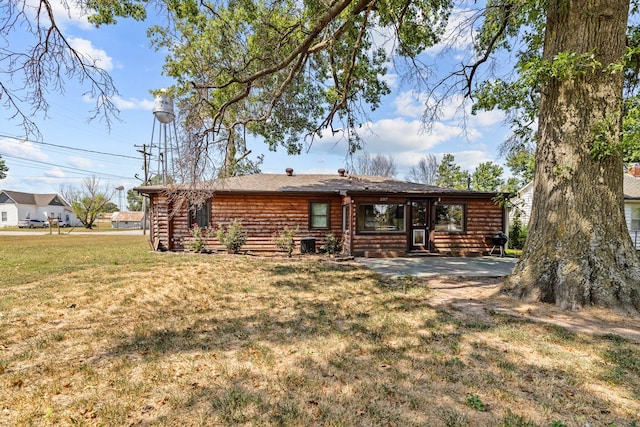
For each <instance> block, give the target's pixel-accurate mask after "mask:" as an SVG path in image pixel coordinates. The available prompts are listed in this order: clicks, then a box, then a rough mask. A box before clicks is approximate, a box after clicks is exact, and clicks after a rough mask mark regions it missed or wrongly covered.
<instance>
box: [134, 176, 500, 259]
mask: <svg viewBox="0 0 640 427" xmlns="http://www.w3.org/2000/svg"><path fill="white" fill-rule="evenodd" d="M333 181H335V179H333V180H332V181H331V182H332V185H333ZM343 181H344V179H341V180H337V182H336V185H342V182H343ZM374 184H375V182H374ZM314 185H315V184H313V183H312V184H307V187H308V188H309V191H308V192H304V191H303V190H299V187H296V186H295V185H291V186H290V187H286V191H279V192H275V191H264V192H259V191H257V190H256V191H252V192H246V191H245V192H242V191H230V190H228V189H224V190H223V191H218V192H213V196H212V198H211V199H210V210H209V218H208V223H209V229H210V230H215V229H217V228H218V227H219V226H228V225H229V224H231V223H232V222H233V221H234V220H235V221H238V222H240V223H241V224H242V227H243V229H244V231H245V232H246V234H247V236H248V242H247V244H246V245H245V246H243V247H242V249H241V251H243V252H246V251H269V252H273V251H276V250H277V248H276V246H275V244H274V242H273V237H274V234H276V233H277V232H280V231H282V230H284V229H285V228H289V229H292V228H293V229H295V228H296V227H297V229H298V233H297V234H296V235H295V237H294V240H295V242H296V248H297V250H298V249H299V248H300V239H301V238H305V237H313V238H315V239H316V250H319V249H320V248H321V246H322V245H323V244H324V242H325V238H326V236H327V235H328V234H329V233H331V234H333V235H334V236H335V237H336V238H338V239H342V240H343V250H344V253H345V254H348V255H354V256H367V255H368V254H371V253H375V252H379V253H387V254H386V255H383V256H394V255H402V254H405V253H407V252H409V251H411V250H412V248H413V249H414V250H415V247H412V246H411V242H410V238H411V237H412V235H411V224H410V214H409V211H410V209H411V208H410V206H413V202H414V201H421V202H426V203H428V207H429V211H430V215H429V224H428V230H429V231H428V238H429V242H428V243H429V244H428V245H427V247H426V250H427V251H430V252H434V253H440V254H443V255H470V254H481V253H484V254H486V253H488V252H489V251H490V250H491V248H492V242H491V236H493V235H494V234H495V233H496V232H498V231H504V228H503V227H504V220H505V219H504V209H503V208H502V207H500V206H499V205H497V204H496V203H494V202H493V201H492V198H493V196H494V195H492V194H489V193H474V192H464V191H463V192H460V191H458V192H457V193H456V194H455V195H449V196H448V195H447V192H449V194H451V192H452V191H453V190H449V189H437V188H436V189H437V190H438V191H437V192H436V191H434V190H433V188H428V190H430V191H425V192H424V193H421V192H420V191H416V190H415V189H414V188H411V189H410V190H407V193H408V194H398V193H403V192H404V191H403V190H402V187H400V191H398V190H396V189H395V188H394V189H392V190H393V193H391V192H386V193H385V192H380V191H369V190H368V188H367V187H364V186H361V187H360V188H359V189H358V190H357V191H353V192H350V191H348V190H342V189H338V190H336V189H333V190H332V191H330V189H329V188H328V186H327V187H323V188H321V189H320V190H318V188H317V187H315V186H314ZM412 185H416V184H412ZM143 188H144V187H143ZM458 193H461V194H458ZM146 194H149V196H150V199H151V203H150V218H151V225H150V240H151V244H152V245H153V247H154V249H155V250H175V251H188V250H190V243H191V242H192V241H193V238H192V237H191V224H190V223H189V222H190V215H189V210H188V209H187V205H186V203H185V204H184V205H183V206H179V207H175V206H173V205H172V203H171V202H170V200H178V198H175V197H168V196H167V194H168V192H167V191H166V190H165V189H160V188H154V189H153V191H148V192H147V193H146ZM312 202H326V203H329V227H328V228H326V229H313V228H311V227H310V223H309V220H310V218H309V217H310V203H312ZM379 203H389V204H402V205H404V206H405V209H404V212H405V220H404V221H405V222H404V224H405V230H404V231H393V232H372V231H361V230H358V229H357V227H358V224H357V214H358V206H361V205H363V204H364V205H366V204H379ZM437 203H460V204H463V205H464V206H465V212H466V215H465V230H464V232H457V233H450V232H446V231H435V229H434V218H435V206H436V204H437ZM206 249H207V250H210V251H224V250H225V248H224V247H223V246H222V244H220V242H218V240H217V238H216V237H215V234H214V233H213V232H211V234H210V236H209V238H208V239H207V242H206ZM372 256H376V255H372Z"/></svg>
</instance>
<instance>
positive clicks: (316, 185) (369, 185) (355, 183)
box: [135, 173, 495, 196]
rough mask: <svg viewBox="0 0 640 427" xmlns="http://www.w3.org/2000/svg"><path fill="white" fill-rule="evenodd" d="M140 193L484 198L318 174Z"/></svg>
mask: <svg viewBox="0 0 640 427" xmlns="http://www.w3.org/2000/svg"><path fill="white" fill-rule="evenodd" d="M135 190H136V191H138V192H140V193H147V194H148V193H159V192H163V191H167V190H168V191H181V190H202V191H210V192H212V193H305V194H308V193H323V194H327V193H333V194H342V195H346V194H358V193H384V194H393V193H397V194H425V193H429V194H440V195H468V196H474V195H487V194H495V193H478V192H475V191H467V190H456V189H452V188H442V187H438V186H435V185H427V184H420V183H415V182H408V181H402V180H399V179H394V178H388V177H381V176H354V175H339V174H336V175H317V174H291V175H288V174H264V173H262V174H254V175H245V176H236V177H231V178H223V179H218V180H214V181H205V182H198V183H195V184H192V185H180V186H173V187H172V186H145V187H137V188H136V189H135Z"/></svg>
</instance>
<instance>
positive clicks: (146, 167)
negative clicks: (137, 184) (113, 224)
mask: <svg viewBox="0 0 640 427" xmlns="http://www.w3.org/2000/svg"><path fill="white" fill-rule="evenodd" d="M135 147H140V146H139V145H136V146H135ZM137 151H138V153H141V154H142V161H143V168H144V180H143V181H142V185H147V184H148V183H149V162H148V161H147V158H148V156H151V153H147V145H146V144H142V150H137ZM142 234H143V235H146V234H147V198H146V196H142Z"/></svg>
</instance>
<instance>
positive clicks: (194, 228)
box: [189, 223, 212, 252]
mask: <svg viewBox="0 0 640 427" xmlns="http://www.w3.org/2000/svg"><path fill="white" fill-rule="evenodd" d="M211 234H212V230H210V229H208V228H203V227H200V226H199V225H198V224H195V223H194V224H192V225H191V229H190V230H189V236H190V237H191V239H192V240H191V242H190V243H189V249H191V250H192V251H193V252H204V250H205V248H206V246H207V239H209V237H211Z"/></svg>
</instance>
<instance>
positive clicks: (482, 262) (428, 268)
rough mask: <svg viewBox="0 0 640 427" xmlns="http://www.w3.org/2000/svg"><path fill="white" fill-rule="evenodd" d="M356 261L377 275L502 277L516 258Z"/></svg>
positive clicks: (508, 272)
mask: <svg viewBox="0 0 640 427" xmlns="http://www.w3.org/2000/svg"><path fill="white" fill-rule="evenodd" d="M355 260H356V261H357V262H358V263H360V264H362V265H364V266H366V267H368V268H370V269H372V270H373V271H375V272H378V273H380V274H384V275H388V276H391V277H400V276H417V277H432V276H458V277H502V276H507V275H509V274H511V271H512V270H513V267H514V266H515V265H516V262H517V261H518V260H517V258H507V257H505V258H500V257H492V256H484V257H467V258H461V257H438V256H428V257H415V258H356V259H355Z"/></svg>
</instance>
